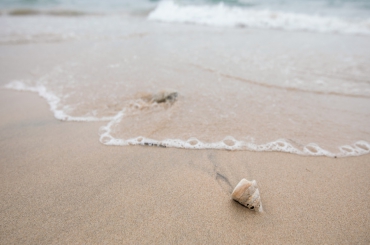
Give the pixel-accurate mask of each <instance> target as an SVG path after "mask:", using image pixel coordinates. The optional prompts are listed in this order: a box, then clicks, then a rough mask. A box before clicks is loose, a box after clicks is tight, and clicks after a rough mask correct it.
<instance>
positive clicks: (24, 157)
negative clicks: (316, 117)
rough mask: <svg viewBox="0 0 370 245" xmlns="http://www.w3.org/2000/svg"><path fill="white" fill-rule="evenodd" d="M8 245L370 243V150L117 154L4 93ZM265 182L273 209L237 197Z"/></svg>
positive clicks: (86, 127) (38, 102) (89, 129)
mask: <svg viewBox="0 0 370 245" xmlns="http://www.w3.org/2000/svg"><path fill="white" fill-rule="evenodd" d="M0 118H1V119H0V154H1V161H0V244H86V243H89V244H104V243H107V244H114V243H119V244H153V243H154V244H253V243H255V244H325V243H327V244H369V243H370V232H369V230H370V211H369V210H370V195H369V192H370V155H365V156H360V157H351V158H337V159H334V158H326V157H301V156H297V155H293V154H286V153H276V152H271V153H270V152H262V153H259V152H249V151H235V152H230V151H222V150H183V149H173V148H159V147H138V146H135V147H134V146H132V147H109V146H104V145H102V144H100V143H99V142H98V136H97V132H98V128H99V126H100V125H103V124H104V123H75V122H60V121H58V120H56V119H54V118H53V116H52V113H51V112H50V111H49V110H48V105H47V104H46V102H45V101H44V100H42V99H41V98H39V97H38V96H37V95H35V94H32V93H22V92H14V91H8V90H0ZM243 177H245V178H247V179H256V180H257V182H258V184H259V188H260V191H261V196H262V202H263V207H264V211H265V212H264V213H256V212H253V211H250V210H248V209H246V208H244V207H242V206H241V205H239V204H237V203H236V202H234V201H232V200H231V198H230V193H231V190H232V188H233V187H234V186H235V185H236V184H237V183H238V182H239V180H240V179H241V178H243Z"/></svg>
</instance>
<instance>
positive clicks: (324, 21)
mask: <svg viewBox="0 0 370 245" xmlns="http://www.w3.org/2000/svg"><path fill="white" fill-rule="evenodd" d="M148 19H149V20H154V21H164V22H177V23H192V24H201V25H209V26H220V27H227V26H234V27H251V28H264V29H282V30H289V31H312V32H320V33H341V34H357V35H370V18H367V19H362V20H359V19H358V20H355V19H344V18H339V17H329V16H320V15H309V14H301V13H291V12H282V11H272V10H269V9H265V10H259V9H248V8H242V7H238V6H228V5H225V4H223V3H222V2H221V3H219V4H217V5H180V4H177V3H175V2H173V1H170V0H168V1H162V2H160V3H159V4H158V6H157V8H156V9H155V10H154V11H152V12H151V13H150V14H149V16H148Z"/></svg>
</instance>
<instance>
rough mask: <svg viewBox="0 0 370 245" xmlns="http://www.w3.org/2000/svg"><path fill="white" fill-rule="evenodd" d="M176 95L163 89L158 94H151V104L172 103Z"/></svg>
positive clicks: (174, 92)
mask: <svg viewBox="0 0 370 245" xmlns="http://www.w3.org/2000/svg"><path fill="white" fill-rule="evenodd" d="M177 96H178V93H177V91H175V90H173V89H164V90H161V91H159V92H158V93H155V94H153V96H152V102H157V103H163V102H167V101H169V102H173V101H175V100H176V99H177Z"/></svg>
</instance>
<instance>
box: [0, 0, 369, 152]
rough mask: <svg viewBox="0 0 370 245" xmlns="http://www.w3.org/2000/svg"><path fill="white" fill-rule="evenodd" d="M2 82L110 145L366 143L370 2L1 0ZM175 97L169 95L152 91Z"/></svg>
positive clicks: (331, 146) (287, 148) (267, 147)
mask: <svg viewBox="0 0 370 245" xmlns="http://www.w3.org/2000/svg"><path fill="white" fill-rule="evenodd" d="M0 9H1V13H2V15H1V16H0V57H1V59H0V67H1V74H2V75H1V76H0V78H1V80H0V83H1V84H3V86H4V87H6V88H8V89H16V90H22V91H31V92H36V93H38V94H39V95H40V96H41V97H43V98H45V99H46V101H47V102H48V103H49V105H50V109H51V111H52V112H53V113H54V116H55V117H56V118H57V119H59V120H64V121H84V122H86V123H88V122H89V121H105V122H106V125H105V126H103V127H101V128H100V129H99V140H100V141H101V143H103V144H106V145H122V146H124V145H154V146H162V147H179V148H188V149H209V148H210V149H227V150H253V151H283V152H288V153H294V154H300V155H325V156H330V157H342V156H357V155H362V154H367V153H369V152H370V143H369V142H370V128H369V125H370V4H369V2H368V1H343V0H342V1H333V0H331V1H328V0H313V1H307V0H299V1H283V0H279V1H278V0H264V1H249V0H234V1H231V0H230V1H211V0H201V1H195V0H181V1H171V0H168V1H146V0H140V1H133V0H125V1H118V0H110V1H82V0H80V1H73V0H69V1H61V0H59V1H58V0H54V1H46V0H45V1H41V0H39V1H26V0H24V1H2V2H1V3H0ZM168 94H170V95H171V96H170V97H168V99H161V96H162V97H163V96H166V95H168Z"/></svg>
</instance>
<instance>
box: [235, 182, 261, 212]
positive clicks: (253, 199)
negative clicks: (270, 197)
mask: <svg viewBox="0 0 370 245" xmlns="http://www.w3.org/2000/svg"><path fill="white" fill-rule="evenodd" d="M231 196H232V198H233V199H234V200H235V201H237V202H239V203H240V204H242V205H243V206H246V207H247V208H249V209H252V210H255V211H259V212H262V203H261V198H260V192H259V190H258V187H257V182H256V181H255V180H252V181H249V180H246V179H242V180H241V181H240V182H239V184H237V185H236V187H235V188H234V190H233V193H232V194H231Z"/></svg>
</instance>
